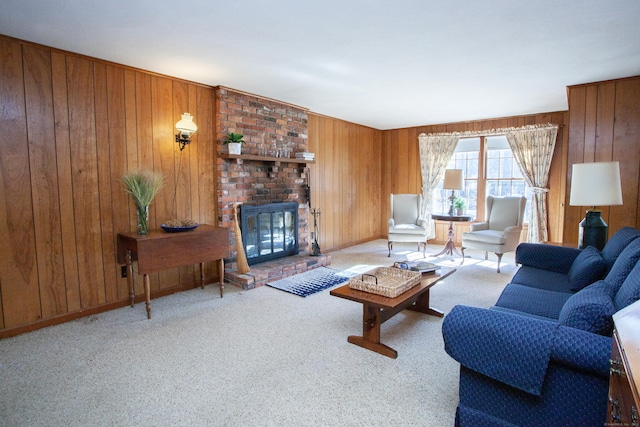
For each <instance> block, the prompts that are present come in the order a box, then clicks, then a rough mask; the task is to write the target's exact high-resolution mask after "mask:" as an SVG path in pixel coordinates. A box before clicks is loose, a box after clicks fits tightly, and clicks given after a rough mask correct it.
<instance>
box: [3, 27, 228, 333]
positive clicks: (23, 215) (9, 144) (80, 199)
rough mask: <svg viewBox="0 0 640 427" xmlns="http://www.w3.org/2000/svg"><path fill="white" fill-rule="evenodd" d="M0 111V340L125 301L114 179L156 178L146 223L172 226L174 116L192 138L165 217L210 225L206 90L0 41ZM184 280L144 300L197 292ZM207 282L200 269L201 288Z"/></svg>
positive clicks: (125, 223)
mask: <svg viewBox="0 0 640 427" xmlns="http://www.w3.org/2000/svg"><path fill="white" fill-rule="evenodd" d="M0 100H1V101H2V109H0V127H1V128H2V130H3V131H2V132H0V212H2V215H0V234H1V235H2V236H3V238H2V239H0V302H1V304H0V337H2V336H9V335H11V331H16V330H23V329H24V328H25V327H34V328H35V327H37V325H47V324H51V323H52V322H53V323H56V322H58V321H61V320H63V319H65V318H73V316H75V315H77V316H80V315H81V313H82V312H86V311H87V310H93V311H95V310H96V309H99V308H100V307H103V306H109V303H113V304H116V305H119V304H122V305H125V304H126V303H127V302H128V299H129V291H128V288H127V282H126V279H124V278H121V277H120V266H119V265H118V264H117V260H116V253H115V252H116V250H115V244H116V235H117V233H118V232H120V231H133V230H135V228H136V217H135V210H134V207H133V204H132V203H131V201H130V197H129V196H128V195H126V194H125V192H124V189H123V187H122V183H121V181H120V178H121V177H122V175H123V174H124V173H125V172H126V171H128V170H132V169H138V168H148V169H154V170H161V171H162V172H163V173H164V174H165V176H167V177H168V181H169V182H170V184H169V185H167V186H166V187H165V188H164V189H163V190H162V191H161V193H160V194H159V195H158V197H157V199H156V200H154V202H153V203H152V207H153V206H154V205H157V208H158V209H157V210H156V212H154V214H155V216H154V217H153V218H154V221H155V222H154V223H153V224H155V226H157V225H158V224H159V223H160V222H162V221H163V220H166V219H168V218H169V217H170V215H172V212H171V210H172V205H173V193H174V186H173V184H172V183H173V179H174V177H175V176H176V174H178V170H177V169H178V167H179V162H178V161H177V160H178V154H177V151H179V150H178V148H177V144H176V143H175V139H174V138H175V137H174V126H175V123H176V122H177V121H178V119H179V118H180V115H181V114H182V113H184V112H185V111H188V112H190V113H191V114H192V115H194V117H195V118H196V123H197V124H198V132H197V133H196V135H195V136H194V143H192V144H191V145H190V146H188V147H187V148H186V149H185V151H184V155H183V157H182V162H183V163H182V165H181V169H180V179H181V180H182V181H183V182H181V183H180V184H179V186H178V189H177V194H178V196H177V198H176V200H177V202H176V204H177V208H176V209H177V212H178V213H179V214H180V215H179V216H181V217H187V216H188V217H191V218H192V219H194V220H195V221H197V222H200V223H213V224H215V223H216V222H217V203H216V202H215V201H216V189H215V175H214V174H215V157H214V147H215V144H214V143H213V140H212V138H213V115H214V111H213V88H210V87H203V86H200V85H196V84H191V83H188V82H184V81H178V80H174V79H170V78H166V77H160V76H156V75H150V74H148V73H145V72H142V71H139V70H132V69H129V68H127V67H123V66H118V65H115V64H107V63H105V62H103V61H98V60H93V59H91V58H86V57H83V56H80V55H75V54H68V53H64V52H61V51H54V50H52V49H50V48H47V47H44V46H37V45H33V44H31V43H27V42H20V41H15V40H13V39H9V38H6V37H4V36H0ZM178 111H179V112H178ZM27 137H28V139H27ZM181 271H184V274H180V272H181ZM195 271H196V269H195V268H194V266H187V267H184V268H182V269H174V270H170V271H169V272H167V273H166V274H163V278H162V281H159V279H158V277H159V275H158V274H156V275H153V276H154V277H153V278H152V283H153V285H154V290H156V291H163V290H168V289H184V288H188V287H191V286H197V285H198V283H197V281H196V279H199V270H198V275H197V276H198V277H196V275H195ZM217 275H219V272H218V271H217V267H216V266H215V263H213V262H212V263H207V266H206V268H205V280H208V281H213V280H212V279H213V278H214V277H217ZM134 282H135V288H136V293H137V294H138V295H141V294H142V293H143V289H142V280H141V278H140V276H139V275H134ZM165 292H166V291H165ZM113 304H111V306H112V305H113ZM69 316H71V317H69ZM7 334H9V335H7Z"/></svg>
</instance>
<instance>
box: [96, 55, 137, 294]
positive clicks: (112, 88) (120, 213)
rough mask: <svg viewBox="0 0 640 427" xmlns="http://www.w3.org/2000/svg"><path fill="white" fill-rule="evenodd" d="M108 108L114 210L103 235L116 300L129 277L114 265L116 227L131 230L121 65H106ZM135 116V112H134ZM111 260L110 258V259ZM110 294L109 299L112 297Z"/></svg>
mask: <svg viewBox="0 0 640 427" xmlns="http://www.w3.org/2000/svg"><path fill="white" fill-rule="evenodd" d="M106 71H107V109H108V129H109V171H110V176H109V180H110V187H111V207H110V209H111V211H112V222H113V226H112V230H113V234H112V235H105V233H104V230H103V236H102V239H103V241H104V240H110V241H111V244H112V248H113V249H112V251H111V252H108V253H105V265H112V267H113V268H114V270H115V271H114V273H115V278H116V293H115V300H116V301H121V300H123V299H126V298H127V296H128V294H129V289H128V285H127V280H126V279H125V278H122V277H121V276H120V268H119V267H120V266H118V265H113V258H114V257H115V245H116V235H117V232H116V230H117V231H120V230H129V229H130V225H129V213H128V209H122V207H127V206H128V202H129V201H128V196H127V194H125V192H124V191H123V188H122V183H121V182H120V177H122V176H123V175H124V174H125V173H126V171H127V170H128V167H127V115H126V102H125V94H126V89H125V87H126V86H125V73H124V70H123V69H122V68H119V67H114V66H107V70H106ZM134 118H135V116H134ZM107 260H109V261H107ZM109 298H111V294H109V297H108V300H109V301H111V300H110V299H109Z"/></svg>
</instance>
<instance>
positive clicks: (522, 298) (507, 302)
mask: <svg viewBox="0 0 640 427" xmlns="http://www.w3.org/2000/svg"><path fill="white" fill-rule="evenodd" d="M571 295H573V294H570V293H566V292H556V291H550V290H547V289H538V288H532V287H530V286H524V285H518V284H516V283H511V284H509V285H507V287H506V288H504V291H502V294H500V298H498V301H497V302H496V304H495V305H496V306H498V307H504V308H510V309H512V310H517V311H522V312H524V313H529V314H533V315H535V316H542V317H546V318H548V319H550V320H557V319H558V316H559V315H560V310H562V306H564V304H565V302H567V300H568V299H569V297H571Z"/></svg>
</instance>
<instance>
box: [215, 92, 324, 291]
mask: <svg viewBox="0 0 640 427" xmlns="http://www.w3.org/2000/svg"><path fill="white" fill-rule="evenodd" d="M215 111H216V143H217V174H216V179H217V188H218V212H219V218H218V222H219V224H220V225H221V226H222V227H228V228H229V230H230V231H231V233H230V242H229V244H230V257H229V258H228V259H226V260H225V264H226V265H225V278H226V279H227V280H228V281H230V282H231V283H232V284H234V285H237V286H242V287H243V288H245V289H247V288H253V287H255V286H259V285H263V284H265V283H267V281H268V280H276V278H277V276H278V274H279V275H280V276H281V277H284V276H290V275H292V274H297V273H299V272H302V271H305V270H307V269H310V268H314V267H316V266H320V265H326V264H328V263H330V257H328V256H321V257H310V256H309V255H308V247H309V228H310V227H309V217H310V215H309V206H308V188H307V183H308V171H309V170H308V165H307V164H305V163H299V162H297V161H296V159H294V158H293V155H294V154H293V153H296V152H302V151H308V140H307V110H306V109H304V108H302V107H297V106H294V105H290V104H286V103H282V102H279V101H276V100H271V99H268V98H262V97H258V96H255V95H252V94H247V93H244V92H240V91H236V90H233V89H229V88H226V87H221V86H219V87H217V88H216V98H215ZM230 132H236V133H242V134H243V135H244V140H245V141H246V143H245V144H243V147H242V154H243V155H248V156H246V158H225V155H224V153H226V152H227V147H226V145H224V144H223V141H224V137H225V135H227V134H228V133H230ZM283 149H287V150H288V151H290V152H291V153H292V154H291V158H288V159H285V158H284V157H278V158H276V159H274V157H275V153H276V152H280V151H281V150H283ZM278 202H295V203H297V204H298V236H297V237H298V252H299V253H300V254H299V255H296V256H292V257H288V258H291V259H289V260H286V259H283V260H279V261H278V262H275V263H272V265H264V266H263V265H261V264H260V265H257V266H252V267H251V270H252V271H251V272H249V273H247V274H246V275H239V274H237V264H236V256H237V247H236V238H235V233H234V232H233V229H234V228H233V225H234V218H233V205H234V204H235V203H240V204H241V205H264V204H270V203H278ZM240 209H242V207H240ZM273 265H276V267H274V268H275V270H274V268H272V266H273Z"/></svg>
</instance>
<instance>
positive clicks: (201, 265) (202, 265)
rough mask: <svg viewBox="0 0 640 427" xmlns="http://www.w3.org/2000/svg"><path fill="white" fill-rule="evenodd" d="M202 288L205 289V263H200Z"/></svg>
mask: <svg viewBox="0 0 640 427" xmlns="http://www.w3.org/2000/svg"><path fill="white" fill-rule="evenodd" d="M200 288H201V289H204V262H201V263H200Z"/></svg>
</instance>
